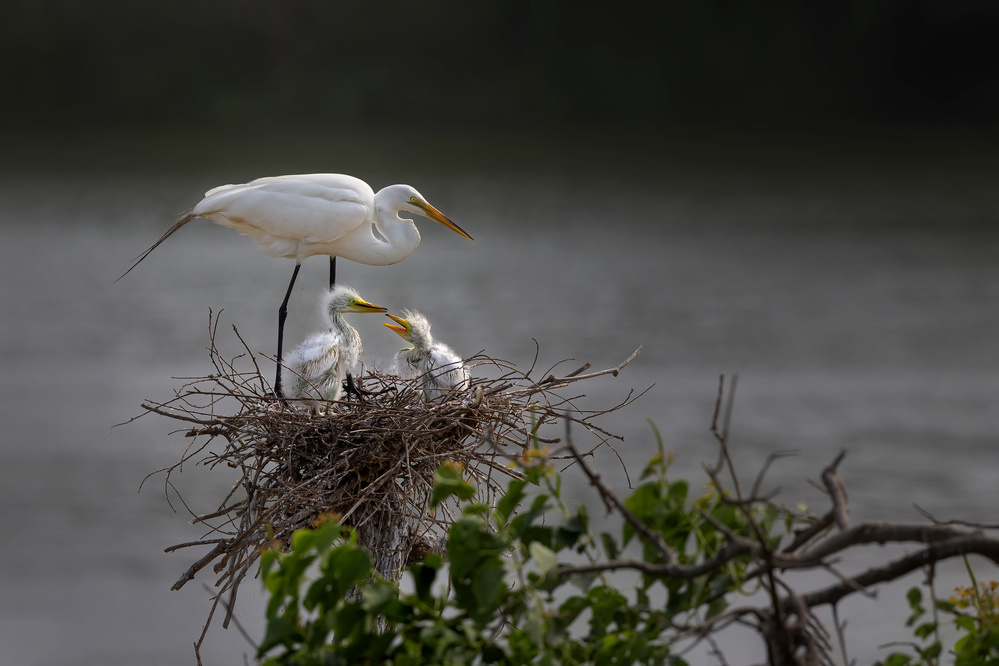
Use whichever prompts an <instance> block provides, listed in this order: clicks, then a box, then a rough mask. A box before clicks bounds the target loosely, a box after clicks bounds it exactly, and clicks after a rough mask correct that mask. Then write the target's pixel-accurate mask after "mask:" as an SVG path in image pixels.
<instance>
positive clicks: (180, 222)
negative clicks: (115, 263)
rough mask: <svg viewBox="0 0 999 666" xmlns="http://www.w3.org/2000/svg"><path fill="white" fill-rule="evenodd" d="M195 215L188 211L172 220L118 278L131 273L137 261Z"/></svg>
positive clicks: (137, 263)
mask: <svg viewBox="0 0 999 666" xmlns="http://www.w3.org/2000/svg"><path fill="white" fill-rule="evenodd" d="M196 217H198V216H197V215H195V214H194V213H188V214H187V215H185V216H184V217H182V218H180V219H179V220H177V221H176V222H174V224H173V226H172V227H170V228H169V229H167V230H166V233H165V234H163V235H162V236H160V239H159V240H158V241H156V242H155V243H153V246H152V247H151V248H149V249H148V250H146V251H145V252H143V253H142V254H140V255H139V256H138V257H136V259H135V263H134V264H132V265H131V266H130V267H129V269H128V270H127V271H125V272H124V273H122V274H121V275H119V276H118V280H120V279H122V278H123V277H125V276H126V275H128V274H129V273H131V272H132V269H133V268H135V267H136V266H138V265H139V263H141V262H142V260H143V259H145V258H146V257H148V256H149V253H150V252H152V251H153V250H155V249H156V248H157V247H159V244H160V243H162V242H163V241H165V240H166V239H167V238H169V237H170V236H171V235H173V232H175V231H177V230H178V229H180V228H181V227H182V226H184V225H185V224H187V223H188V222H190V221H191V220H193V219H194V218H196ZM118 280H115V282H117V281H118Z"/></svg>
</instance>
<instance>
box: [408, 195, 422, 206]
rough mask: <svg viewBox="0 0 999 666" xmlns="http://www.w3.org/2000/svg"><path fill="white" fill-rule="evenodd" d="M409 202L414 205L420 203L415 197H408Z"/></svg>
mask: <svg viewBox="0 0 999 666" xmlns="http://www.w3.org/2000/svg"><path fill="white" fill-rule="evenodd" d="M409 203H411V204H413V205H414V206H418V205H419V204H420V200H419V199H417V198H416V197H409Z"/></svg>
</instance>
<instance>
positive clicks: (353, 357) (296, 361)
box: [276, 285, 387, 413]
mask: <svg viewBox="0 0 999 666" xmlns="http://www.w3.org/2000/svg"><path fill="white" fill-rule="evenodd" d="M386 310H387V308H383V307H382V306H380V305H375V304H374V303H369V302H367V301H366V300H364V299H363V298H361V297H360V295H358V293H357V292H356V291H355V290H353V289H351V288H350V287H347V286H345V285H335V286H333V288H331V289H330V290H329V291H328V292H326V293H325V294H324V295H323V298H322V300H321V302H320V316H321V317H322V318H323V320H324V321H325V323H326V325H327V327H328V328H327V330H325V331H320V332H318V333H314V334H312V335H310V336H309V337H308V338H306V339H305V341H303V342H302V344H300V345H299V346H298V347H296V348H295V349H294V350H293V351H292V352H291V353H290V354H289V355H288V360H287V362H286V363H285V367H284V368H279V374H278V377H279V380H280V378H281V376H282V374H283V376H284V382H285V383H286V384H287V385H288V386H289V387H290V394H289V396H288V397H291V398H308V399H309V404H310V405H312V409H313V411H314V412H317V413H318V412H319V411H320V409H321V402H320V401H323V400H336V399H337V398H339V397H340V390H341V384H342V382H343V380H344V378H345V377H348V376H349V375H350V373H351V371H352V370H353V369H354V366H356V365H357V361H358V358H359V357H360V355H361V336H360V335H359V334H358V333H357V331H356V330H355V329H354V327H353V326H351V325H350V324H348V323H347V322H346V321H344V318H343V315H344V313H346V312H386ZM276 391H277V393H278V394H279V395H280V392H281V389H280V387H276Z"/></svg>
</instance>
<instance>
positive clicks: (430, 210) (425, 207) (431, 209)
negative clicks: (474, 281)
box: [386, 197, 475, 326]
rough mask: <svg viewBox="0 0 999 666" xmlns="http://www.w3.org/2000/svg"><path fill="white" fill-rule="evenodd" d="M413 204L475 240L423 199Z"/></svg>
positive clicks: (446, 225)
mask: <svg viewBox="0 0 999 666" xmlns="http://www.w3.org/2000/svg"><path fill="white" fill-rule="evenodd" d="M414 198H415V197H414ZM413 203H414V204H416V205H417V206H419V207H420V208H422V209H423V210H424V212H426V214H427V217H429V218H430V219H431V220H436V221H437V222H440V223H441V224H443V225H444V226H445V227H447V228H448V229H450V230H451V231H455V232H457V233H459V234H461V235H462V236H464V237H465V238H467V239H468V240H475V239H473V238H472V237H471V236H469V235H468V234H467V233H465V230H464V229H462V228H461V227H459V226H458V225H457V224H455V223H454V222H452V221H451V220H450V219H449V218H448V216H447V215H445V214H444V213H442V212H440V211H439V210H437V209H436V208H434V207H433V206H431V205H430V204H429V203H427V202H426V201H424V200H423V199H417V200H416V201H414V202H413ZM388 325H389V324H386V326H388Z"/></svg>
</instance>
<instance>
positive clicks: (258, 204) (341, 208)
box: [193, 173, 375, 243]
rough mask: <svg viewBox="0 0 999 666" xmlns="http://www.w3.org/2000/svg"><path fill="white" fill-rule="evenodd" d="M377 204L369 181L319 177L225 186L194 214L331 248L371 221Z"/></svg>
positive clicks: (208, 196) (279, 178)
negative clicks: (346, 235) (335, 242)
mask: <svg viewBox="0 0 999 666" xmlns="http://www.w3.org/2000/svg"><path fill="white" fill-rule="evenodd" d="M374 200H375V194H374V192H373V191H372V189H371V187H369V186H368V184H367V183H365V182H364V181H363V180H360V179H358V178H354V177H353V176H345V175H342V174H330V173H316V174H303V175H295V176H273V177H268V178H258V179H257V180H254V181H251V182H249V183H245V184H242V185H222V186H220V187H216V188H213V189H211V190H209V191H208V192H206V193H205V198H204V199H202V200H201V202H200V203H199V204H198V205H197V206H195V208H194V211H193V212H194V214H195V215H202V216H206V217H208V216H210V217H212V218H213V219H215V220H216V221H217V222H220V223H222V224H225V225H226V226H231V227H233V228H235V229H238V230H241V231H242V230H243V229H241V228H240V227H241V226H244V225H245V226H249V227H252V228H254V229H259V230H261V231H263V232H265V233H267V234H269V235H271V236H274V237H277V238H289V239H295V240H306V241H307V242H311V243H331V242H333V241H335V240H337V239H339V238H341V237H342V236H343V235H344V234H347V233H350V232H351V231H353V230H354V229H356V228H357V227H358V226H360V225H361V224H363V223H364V222H365V221H368V220H371V219H372V217H373V215H374ZM220 218H221V219H220Z"/></svg>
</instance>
